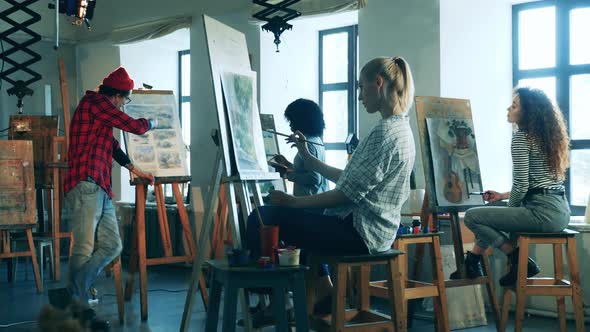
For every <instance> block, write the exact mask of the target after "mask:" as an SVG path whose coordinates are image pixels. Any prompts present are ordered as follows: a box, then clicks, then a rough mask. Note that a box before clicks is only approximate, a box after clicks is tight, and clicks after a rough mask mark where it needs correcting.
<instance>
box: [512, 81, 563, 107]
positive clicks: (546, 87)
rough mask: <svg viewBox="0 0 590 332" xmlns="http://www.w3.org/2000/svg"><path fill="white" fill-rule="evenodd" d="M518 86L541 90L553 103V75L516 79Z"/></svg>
mask: <svg viewBox="0 0 590 332" xmlns="http://www.w3.org/2000/svg"><path fill="white" fill-rule="evenodd" d="M518 86H521V87H531V88H535V89H539V90H543V92H545V94H546V95H547V97H549V98H550V99H551V101H552V102H553V103H554V104H555V100H556V98H555V77H537V78H525V79H522V80H520V81H518Z"/></svg>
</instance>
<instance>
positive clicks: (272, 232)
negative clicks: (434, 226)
mask: <svg viewBox="0 0 590 332" xmlns="http://www.w3.org/2000/svg"><path fill="white" fill-rule="evenodd" d="M278 247H279V226H264V227H261V228H260V256H267V257H270V261H271V262H272V263H273V264H275V263H276V259H275V257H276V256H275V254H274V249H275V248H278Z"/></svg>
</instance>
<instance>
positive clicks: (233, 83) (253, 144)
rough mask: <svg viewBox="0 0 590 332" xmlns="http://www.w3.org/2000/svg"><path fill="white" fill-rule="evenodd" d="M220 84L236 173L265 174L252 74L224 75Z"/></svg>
mask: <svg viewBox="0 0 590 332" xmlns="http://www.w3.org/2000/svg"><path fill="white" fill-rule="evenodd" d="M221 82H222V85H223V93H224V96H225V103H226V105H227V114H228V118H229V127H230V133H231V141H232V147H233V151H234V158H235V161H236V167H237V171H238V173H239V174H244V173H248V172H257V173H260V172H264V173H268V166H267V164H266V158H265V153H264V142H263V139H262V129H261V126H260V117H259V113H258V107H257V105H256V99H255V98H256V73H254V72H251V73H247V74H238V73H231V72H225V73H223V75H222V79H221Z"/></svg>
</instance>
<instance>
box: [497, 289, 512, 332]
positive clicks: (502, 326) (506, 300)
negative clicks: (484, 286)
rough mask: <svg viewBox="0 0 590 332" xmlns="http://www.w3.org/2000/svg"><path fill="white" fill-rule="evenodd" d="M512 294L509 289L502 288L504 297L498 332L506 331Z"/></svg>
mask: <svg viewBox="0 0 590 332" xmlns="http://www.w3.org/2000/svg"><path fill="white" fill-rule="evenodd" d="M511 299H512V293H511V290H510V289H509V288H504V297H503V299H502V316H501V317H500V332H504V331H506V325H507V324H508V310H509V309H510V300H511Z"/></svg>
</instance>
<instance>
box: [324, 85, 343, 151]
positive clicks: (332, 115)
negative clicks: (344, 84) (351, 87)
mask: <svg viewBox="0 0 590 332" xmlns="http://www.w3.org/2000/svg"><path fill="white" fill-rule="evenodd" d="M322 103H323V105H322V109H323V111H324V121H325V122H326V130H324V142H330V143H337V142H344V140H346V136H347V135H348V92H347V91H346V90H341V91H326V92H324V93H323V101H322Z"/></svg>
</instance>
